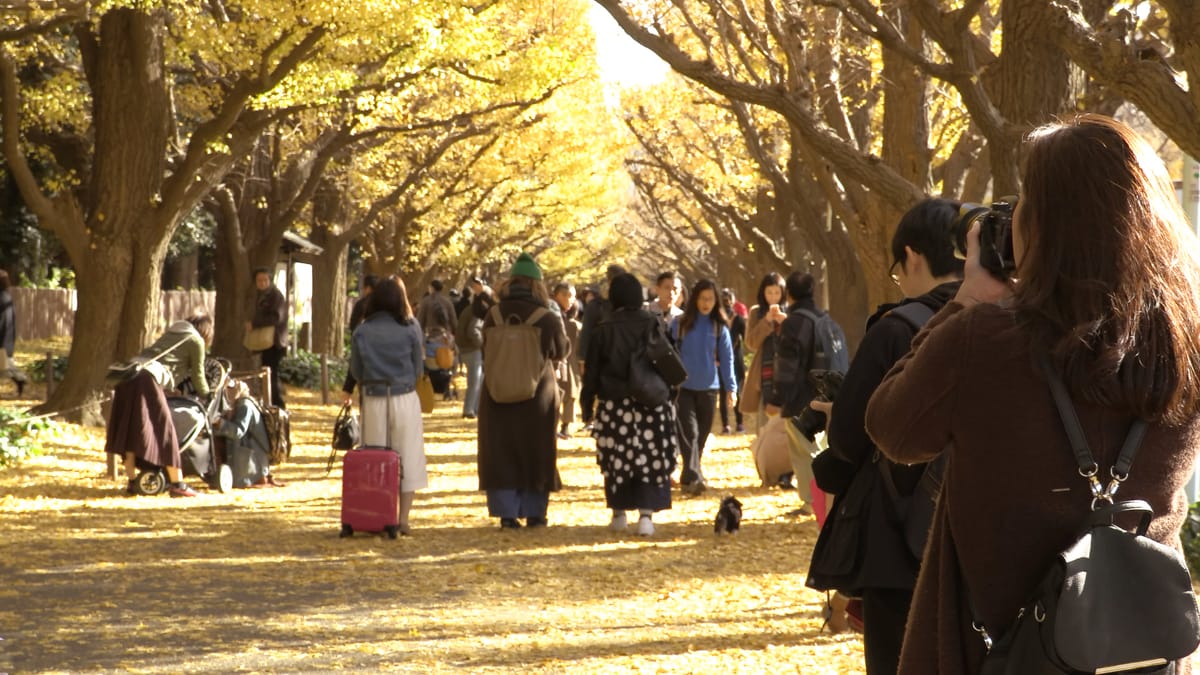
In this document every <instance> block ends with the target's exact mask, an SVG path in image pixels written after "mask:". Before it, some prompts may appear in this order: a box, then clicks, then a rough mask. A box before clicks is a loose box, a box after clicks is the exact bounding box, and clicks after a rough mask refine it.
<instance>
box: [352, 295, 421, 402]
mask: <svg viewBox="0 0 1200 675" xmlns="http://www.w3.org/2000/svg"><path fill="white" fill-rule="evenodd" d="M424 342H425V338H424V335H423V334H422V333H421V324H419V323H417V320H416V319H413V320H412V321H410V322H409V323H407V324H402V323H400V322H399V321H396V319H395V318H394V317H393V316H392V315H391V314H388V313H387V312H375V313H374V314H372V315H371V316H368V317H367V320H366V321H363V322H362V323H361V324H359V326H358V328H355V329H354V336H353V337H352V338H351V344H350V373H351V374H352V375H354V379H356V380H358V381H359V382H366V381H368V380H387V381H388V382H390V383H391V393H392V395H393V396H397V395H399V394H407V393H409V392H412V391H416V390H417V378H418V377H420V375H421V371H422V369H423V362H424V359H425V345H424ZM364 393H366V395H367V396H383V395H385V394H386V393H387V392H386V390H385V389H384V387H383V386H382V385H372V386H369V387H367V388H366V390H365V392H364Z"/></svg>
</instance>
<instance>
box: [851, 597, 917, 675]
mask: <svg viewBox="0 0 1200 675" xmlns="http://www.w3.org/2000/svg"><path fill="white" fill-rule="evenodd" d="M912 596H913V592H912V591H911V590H896V589H892V588H864V589H863V593H862V603H863V656H864V657H865V660H866V662H867V675H896V670H897V669H898V668H899V667H900V646H901V645H903V644H904V624H905V622H907V621H908V608H909V606H911V605H912Z"/></svg>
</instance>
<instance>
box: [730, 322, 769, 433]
mask: <svg viewBox="0 0 1200 675" xmlns="http://www.w3.org/2000/svg"><path fill="white" fill-rule="evenodd" d="M759 314H760V313H759V311H758V305H755V306H754V307H751V308H750V317H749V319H748V320H747V321H748V322H747V324H746V342H745V349H746V351H749V352H752V353H753V354H754V359H753V360H752V361H751V362H750V369H749V370H747V371H746V385H745V388H744V389H743V390H742V399H741V401H740V402H739V403H738V408H739V409H740V410H741V411H742V412H743V413H745V414H747V415H753V414H755V413H757V412H759V408H761V407H762V362H761V360H760V351H759V350H760V349H761V348H762V343H763V340H765V339H767V336H768V335H770V334H771V328H772V324H771V322H770V321H763V320H762V319H761V318H759ZM764 316H765V315H764Z"/></svg>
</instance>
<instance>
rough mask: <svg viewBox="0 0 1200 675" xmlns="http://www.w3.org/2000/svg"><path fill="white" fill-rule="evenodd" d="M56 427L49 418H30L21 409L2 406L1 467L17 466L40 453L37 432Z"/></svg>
mask: <svg viewBox="0 0 1200 675" xmlns="http://www.w3.org/2000/svg"><path fill="white" fill-rule="evenodd" d="M54 427H55V425H54V423H53V422H51V421H50V420H48V419H30V418H29V417H27V416H26V415H25V413H24V412H21V411H19V410H14V409H12V408H0V468H2V467H10V466H16V465H18V464H20V463H21V462H22V461H24V460H25V459H27V458H29V457H32V456H34V455H40V454H41V453H42V448H41V446H40V445H38V444H37V433H38V432H41V431H46V430H50V429H53V428H54Z"/></svg>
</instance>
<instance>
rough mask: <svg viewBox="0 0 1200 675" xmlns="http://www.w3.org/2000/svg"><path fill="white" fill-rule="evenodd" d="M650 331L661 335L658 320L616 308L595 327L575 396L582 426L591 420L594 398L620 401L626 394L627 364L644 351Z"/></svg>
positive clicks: (646, 314) (636, 312)
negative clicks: (635, 355) (577, 399)
mask: <svg viewBox="0 0 1200 675" xmlns="http://www.w3.org/2000/svg"><path fill="white" fill-rule="evenodd" d="M652 330H657V331H659V333H660V335H661V334H662V327H661V325H660V324H659V322H658V319H656V318H654V315H653V314H651V313H650V312H647V311H646V310H644V309H619V310H617V311H615V312H613V313H612V314H611V315H609V316H608V318H606V319H604V320H603V321H601V322H600V323H598V324H596V328H595V330H594V331H593V332H592V339H591V340H590V341H589V342H588V345H587V355H586V360H585V362H584V368H583V390H582V392H580V396H579V401H580V403H579V405H580V408H582V413H583V421H584V423H587V422H590V421H592V413H593V412H594V410H595V407H596V399H598V398H599V399H603V400H605V401H620V400H621V399H623V398H625V397H627V396H629V395H630V394H629V361H630V359H631V358H632V357H633V355H634V354H636V353H637V352H638V351H639V350H642V349H645V347H646V343H647V339H648V337H649V335H650V331H652ZM662 339H664V340H665V339H666V338H665V337H663V338H662Z"/></svg>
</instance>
